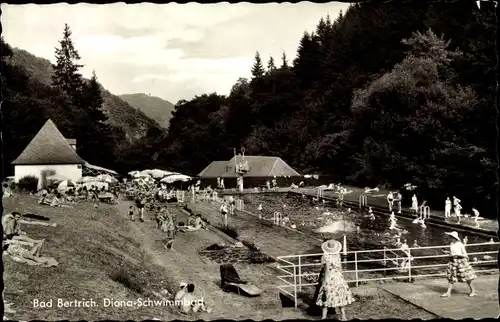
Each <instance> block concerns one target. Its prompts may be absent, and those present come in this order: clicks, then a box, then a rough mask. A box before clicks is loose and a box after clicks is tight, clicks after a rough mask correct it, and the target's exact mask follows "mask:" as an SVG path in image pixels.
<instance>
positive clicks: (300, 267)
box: [299, 255, 302, 292]
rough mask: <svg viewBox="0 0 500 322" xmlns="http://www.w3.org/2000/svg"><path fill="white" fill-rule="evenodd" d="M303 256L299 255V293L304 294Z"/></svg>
mask: <svg viewBox="0 0 500 322" xmlns="http://www.w3.org/2000/svg"><path fill="white" fill-rule="evenodd" d="M301 262H302V261H301V256H300V255H299V292H302V263H301Z"/></svg>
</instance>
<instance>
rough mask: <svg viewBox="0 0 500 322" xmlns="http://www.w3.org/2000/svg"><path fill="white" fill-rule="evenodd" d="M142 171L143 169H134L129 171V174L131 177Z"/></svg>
mask: <svg viewBox="0 0 500 322" xmlns="http://www.w3.org/2000/svg"><path fill="white" fill-rule="evenodd" d="M140 172H141V171H137V170H134V171H130V172H129V173H128V175H129V176H131V177H133V176H135V175H136V174H138V173H140Z"/></svg>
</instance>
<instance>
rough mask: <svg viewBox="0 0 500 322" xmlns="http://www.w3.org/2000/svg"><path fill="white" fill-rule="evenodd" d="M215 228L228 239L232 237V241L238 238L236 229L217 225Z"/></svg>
mask: <svg viewBox="0 0 500 322" xmlns="http://www.w3.org/2000/svg"><path fill="white" fill-rule="evenodd" d="M217 228H219V229H220V230H221V231H222V232H224V233H225V234H226V235H228V236H229V237H232V238H234V239H237V238H238V231H236V228H235V227H233V226H229V225H228V226H224V225H218V226H217Z"/></svg>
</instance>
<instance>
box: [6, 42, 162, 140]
mask: <svg viewBox="0 0 500 322" xmlns="http://www.w3.org/2000/svg"><path fill="white" fill-rule="evenodd" d="M13 52H14V55H13V56H12V58H10V63H11V64H12V65H15V66H19V67H21V68H23V69H24V70H26V72H27V73H28V74H29V75H30V76H31V77H33V78H34V79H36V80H38V81H39V82H40V83H42V84H45V85H51V84H52V73H53V69H52V64H51V63H50V61H49V60H48V59H45V58H41V57H37V56H35V55H33V54H31V53H29V52H27V51H26V50H22V49H19V48H13ZM97 77H99V75H97ZM102 94H103V98H104V109H105V110H106V112H107V114H108V116H109V119H110V122H111V124H112V125H113V126H116V127H121V128H122V129H123V130H124V131H125V133H126V135H127V139H128V140H129V141H130V142H133V141H136V140H138V139H140V138H142V137H144V136H146V134H147V131H148V130H149V129H150V128H151V127H158V123H157V122H156V121H154V120H153V119H151V118H149V117H148V116H146V115H145V114H144V113H143V112H142V111H140V110H138V109H136V108H134V107H132V106H130V104H129V103H127V102H125V101H124V100H122V99H121V98H120V97H118V96H116V95H113V94H111V93H110V92H109V91H107V90H106V89H104V88H103V91H102Z"/></svg>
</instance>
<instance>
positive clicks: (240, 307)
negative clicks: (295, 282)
mask: <svg viewBox="0 0 500 322" xmlns="http://www.w3.org/2000/svg"><path fill="white" fill-rule="evenodd" d="M130 204H131V203H130V202H120V203H119V204H118V205H117V207H118V210H119V211H120V213H121V214H123V216H125V214H126V209H127V208H128V207H129V206H130ZM171 211H172V212H176V214H177V218H178V219H177V220H178V221H185V222H186V221H187V215H186V214H185V213H184V212H182V211H180V209H176V208H172V209H171ZM130 225H131V227H132V229H133V231H134V232H135V235H136V236H135V239H136V240H137V241H138V242H140V243H141V245H142V247H143V248H144V251H145V252H146V253H147V254H148V256H149V257H150V258H151V260H152V261H153V262H154V263H155V264H157V265H159V266H161V267H163V268H164V269H165V273H166V274H168V275H169V276H170V277H171V278H172V279H173V280H175V281H177V282H181V281H186V282H191V283H193V284H195V286H196V287H197V288H198V289H199V290H202V294H203V295H204V298H205V300H206V301H207V303H208V304H209V305H210V306H212V307H213V312H212V313H210V314H207V313H200V314H199V315H197V316H196V317H194V316H193V317H192V319H193V320H194V319H195V318H196V319H198V318H200V319H205V320H207V319H222V318H230V319H249V318H251V319H254V320H261V319H267V318H274V319H285V318H300V317H303V318H304V317H305V316H304V315H303V314H302V313H301V312H298V311H296V310H288V309H287V310H283V309H282V308H281V307H280V305H279V298H278V291H277V289H276V285H275V283H276V278H275V274H274V273H273V271H272V270H271V269H266V268H265V267H264V266H259V265H246V264H238V265H235V267H236V269H237V270H238V272H239V274H240V275H241V277H242V278H244V279H248V280H249V281H251V282H253V283H255V284H256V285H257V286H258V287H260V288H262V289H263V290H264V293H263V294H262V295H261V296H260V297H255V298H246V297H242V296H240V295H237V294H234V293H226V292H223V291H222V289H221V288H220V286H219V283H220V272H219V264H217V263H215V262H212V261H211V260H209V259H205V258H202V257H200V256H199V254H198V250H200V249H202V248H205V247H207V246H209V245H211V244H214V243H220V242H222V240H221V238H220V237H219V236H217V235H216V234H215V233H213V232H210V231H207V230H200V231H197V232H191V233H189V232H187V233H179V234H178V235H177V236H176V240H175V245H174V248H175V249H176V252H171V251H166V250H165V249H164V248H163V244H164V238H163V237H162V234H161V231H160V230H158V229H156V227H155V226H156V222H155V221H154V220H152V219H151V216H150V215H149V214H145V222H144V223H141V222H139V221H135V222H132V221H130ZM181 318H182V319H185V318H189V317H184V316H181Z"/></svg>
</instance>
